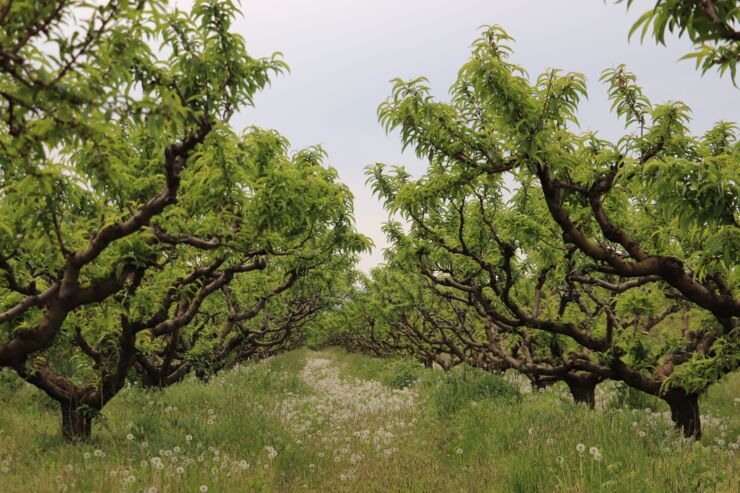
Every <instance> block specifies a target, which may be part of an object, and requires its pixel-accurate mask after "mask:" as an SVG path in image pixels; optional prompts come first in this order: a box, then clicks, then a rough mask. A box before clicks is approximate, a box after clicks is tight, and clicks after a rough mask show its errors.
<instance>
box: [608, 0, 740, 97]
mask: <svg viewBox="0 0 740 493" xmlns="http://www.w3.org/2000/svg"><path fill="white" fill-rule="evenodd" d="M617 1H618V3H622V2H625V0H617ZM626 3H627V8H630V7H631V6H632V4H633V3H634V0H626ZM638 30H639V31H640V32H641V34H640V38H641V40H644V39H645V37H646V36H648V34H652V37H653V38H654V39H655V41H656V42H657V43H660V44H665V38H666V33H675V34H677V35H678V36H679V37H681V36H683V35H687V36H688V38H689V40H691V42H692V43H693V44H694V48H695V49H696V51H695V52H693V53H689V54H687V55H686V56H684V57H683V58H684V59H691V58H695V59H696V67H697V68H701V70H702V73H705V72H707V71H708V70H710V69H715V68H716V69H717V70H718V71H719V72H720V74H724V73H725V72H727V71H729V73H730V77H731V79H732V80H733V82H734V81H735V75H736V73H737V63H738V61H740V9H738V7H737V2H736V1H735V0H702V1H693V0H658V1H657V2H655V5H654V7H653V8H652V9H650V10H648V11H647V12H645V13H644V14H642V15H641V16H640V18H639V19H638V20H637V22H635V24H634V25H633V26H632V29H630V32H629V35H630V36H632V35H633V34H634V33H635V32H636V31H638Z"/></svg>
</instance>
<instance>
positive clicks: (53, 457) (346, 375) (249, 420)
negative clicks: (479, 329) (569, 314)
mask: <svg viewBox="0 0 740 493" xmlns="http://www.w3.org/2000/svg"><path fill="white" fill-rule="evenodd" d="M0 399H1V400H2V402H3V403H4V404H5V405H4V406H2V408H0V484H2V489H3V491H7V492H28V491H31V492H47V491H49V492H56V491H96V492H97V491H107V492H118V491H122V492H142V491H144V492H148V491H159V492H197V491H200V490H201V488H203V489H205V488H207V491H209V492H242V491H280V492H282V491H284V492H293V491H348V492H349V491H352V492H354V491H377V492H389V491H404V492H405V491H418V492H428V491H442V492H470V491H472V492H477V491H481V492H484V491H485V492H499V491H500V492H527V493H530V492H538V491H541V492H551V491H568V492H596V491H603V492H611V491H613V492H620V493H621V492H651V493H652V492H662V491H665V492H682V491H687V492H688V491H692V492H693V491H720V492H731V491H738V490H740V475H738V470H737V460H736V457H737V455H736V449H737V447H738V444H739V443H740V417H738V412H737V411H738V409H740V376H739V375H738V374H734V375H730V376H729V377H727V378H726V380H725V381H724V382H721V383H720V384H718V385H716V386H715V387H714V388H713V389H712V390H711V391H710V392H709V394H708V395H707V396H706V397H705V398H704V400H703V402H702V406H703V409H702V412H703V414H704V416H705V434H704V435H705V436H704V438H703V439H702V441H701V443H694V442H684V441H683V440H682V439H680V438H679V437H678V436H677V434H676V433H675V431H674V430H673V428H672V426H671V425H670V424H669V423H667V422H666V418H665V414H664V412H665V410H664V408H662V407H661V406H662V404H661V403H660V402H659V401H657V402H656V401H651V400H647V401H646V400H641V398H640V397H639V396H630V395H629V394H628V393H625V391H624V389H621V388H620V387H619V386H615V385H613V384H609V385H604V386H602V389H601V390H600V406H601V407H602V408H603V409H602V410H599V411H596V412H594V411H590V410H588V409H586V408H585V407H584V406H575V405H573V404H571V403H570V402H569V398H568V397H567V395H566V393H565V389H564V388H562V387H557V386H556V387H554V388H551V389H548V390H547V391H545V392H542V393H535V394H532V393H520V392H519V390H518V389H517V386H516V385H514V384H512V382H510V381H507V380H504V379H502V378H499V377H496V376H493V375H490V374H486V373H484V372H480V371H477V370H473V369H470V368H466V369H457V370H455V371H453V372H451V373H449V374H444V373H443V372H441V371H438V370H426V369H423V368H421V367H420V366H419V365H416V364H414V363H413V362H409V361H403V360H377V359H371V358H366V357H362V356H357V355H350V354H347V353H344V352H342V351H338V350H329V351H323V352H311V351H307V350H302V351H296V352H292V353H288V354H284V355H281V356H279V357H276V358H273V359H270V360H268V361H265V362H261V363H256V364H249V365H246V366H243V367H239V368H237V369H234V370H231V371H229V372H225V373H223V374H222V375H220V376H219V377H217V378H215V379H214V380H212V381H211V382H209V383H201V382H198V381H196V380H193V379H188V380H187V381H185V382H182V383H180V384H177V385H175V386H172V387H170V388H168V389H166V390H164V391H163V392H147V391H143V390H141V389H138V388H127V389H125V390H124V391H122V393H121V394H120V395H119V396H118V397H116V399H114V400H113V402H111V404H110V405H109V406H108V407H107V408H106V409H105V415H104V416H103V418H102V419H100V420H98V421H97V422H96V424H95V427H94V430H93V438H92V440H91V441H90V442H89V443H85V444H80V445H76V446H73V445H68V444H65V443H64V442H63V441H62V440H61V437H60V433H59V423H58V420H59V418H58V410H57V409H56V407H55V406H54V405H53V403H51V402H50V401H49V400H48V399H47V398H46V397H45V396H43V395H42V394H40V393H39V392H38V391H36V390H35V389H33V388H31V387H29V386H27V385H25V384H19V383H18V382H17V381H15V380H14V379H13V378H11V377H9V376H8V375H7V374H6V375H2V379H1V380H0ZM625 403H627V404H629V403H632V404H633V405H634V404H637V405H639V407H640V409H635V410H632V409H629V408H624V407H623V405H624V404H625ZM648 406H650V408H651V409H650V411H646V410H645V409H644V408H645V407H648ZM579 444H582V445H583V447H584V450H583V451H582V452H580V451H579V450H578V449H577V447H578V446H579ZM592 447H595V448H596V449H597V451H591V452H593V453H591V452H590V451H589V449H590V448H592ZM597 459H600V460H597ZM152 488H155V489H152Z"/></svg>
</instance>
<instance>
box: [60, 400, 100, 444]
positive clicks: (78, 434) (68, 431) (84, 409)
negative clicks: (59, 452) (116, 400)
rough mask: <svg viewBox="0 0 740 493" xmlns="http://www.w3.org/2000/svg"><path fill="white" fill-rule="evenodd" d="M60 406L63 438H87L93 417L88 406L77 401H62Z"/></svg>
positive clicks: (76, 439) (80, 439)
mask: <svg viewBox="0 0 740 493" xmlns="http://www.w3.org/2000/svg"><path fill="white" fill-rule="evenodd" d="M60 406H61V411H62V436H63V437H64V439H65V440H66V441H68V442H79V441H85V440H88V439H89V438H90V433H91V431H92V417H93V413H92V412H91V410H90V408H89V407H88V406H85V405H84V404H80V403H79V402H62V403H60Z"/></svg>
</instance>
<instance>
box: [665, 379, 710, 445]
mask: <svg viewBox="0 0 740 493" xmlns="http://www.w3.org/2000/svg"><path fill="white" fill-rule="evenodd" d="M662 397H663V400H665V401H666V402H667V403H668V406H670V408H671V418H672V419H673V422H674V423H675V424H676V427H678V428H681V430H682V431H683V435H684V436H685V437H686V438H691V437H693V438H696V439H699V438H701V415H700V413H699V396H698V395H696V394H687V393H686V392H684V391H683V390H679V389H672V390H669V391H668V392H667V393H666V394H665V395H663V396H662Z"/></svg>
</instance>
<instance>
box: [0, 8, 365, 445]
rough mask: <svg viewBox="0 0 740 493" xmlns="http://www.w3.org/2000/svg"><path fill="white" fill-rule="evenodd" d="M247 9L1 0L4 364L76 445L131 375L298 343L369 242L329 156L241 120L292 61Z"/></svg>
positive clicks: (150, 381)
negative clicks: (245, 19) (241, 20)
mask: <svg viewBox="0 0 740 493" xmlns="http://www.w3.org/2000/svg"><path fill="white" fill-rule="evenodd" d="M237 14H238V11H237V10H236V8H235V7H234V5H233V4H232V2H224V1H217V0H197V1H195V2H194V5H193V7H192V10H191V11H189V12H183V11H180V10H177V9H171V8H169V7H168V5H167V2H165V1H161V0H148V1H138V0H137V1H131V0H109V1H106V2H102V3H100V2H98V3H96V4H90V3H89V2H85V1H82V0H72V1H67V0H60V1H50V2H12V1H11V2H3V3H2V4H0V24H2V26H3V35H2V37H0V115H2V118H0V147H1V149H2V151H1V152H0V211H1V212H0V279H1V280H0V368H1V369H9V370H13V371H15V372H16V373H17V374H18V375H19V376H20V377H22V378H23V379H25V380H26V381H27V382H30V383H32V384H33V385H35V386H37V387H38V388H40V389H41V390H43V391H44V392H45V393H46V394H48V395H49V396H50V397H51V398H52V399H54V400H56V401H58V402H59V404H60V408H61V416H62V430H63V434H64V436H65V437H66V438H67V439H70V440H76V439H79V438H84V437H86V436H89V434H90V431H91V422H92V419H93V417H94V416H95V415H96V414H97V413H99V412H100V411H101V410H102V408H103V407H104V406H105V405H106V403H107V402H109V401H110V399H112V398H113V397H114V396H115V395H116V393H117V392H118V391H119V390H120V389H121V388H122V387H123V386H124V384H125V382H126V381H127V380H131V381H140V382H141V383H142V384H144V385H147V386H153V387H163V386H167V385H170V384H172V383H174V382H176V381H179V380H180V379H182V378H183V376H184V375H186V374H187V373H188V372H190V371H194V372H195V373H196V374H197V375H199V376H201V377H207V376H208V375H210V374H212V373H213V372H215V371H218V370H219V369H221V368H224V367H227V366H229V365H232V364H234V363H235V362H238V361H241V360H244V359H254V358H263V357H266V356H269V355H271V354H274V353H275V352H277V351H280V350H284V349H289V348H292V347H295V346H296V345H298V344H300V343H301V342H302V340H303V338H304V333H303V330H302V328H303V326H304V325H305V324H306V323H307V322H309V321H310V320H311V319H312V318H313V317H314V316H315V315H316V314H317V313H318V312H320V311H321V310H324V309H326V308H327V307H330V306H332V305H333V301H332V300H333V298H334V296H335V295H336V293H337V292H338V291H339V290H345V289H346V288H345V286H344V285H343V284H342V283H346V282H349V281H347V280H346V279H347V275H346V274H347V273H348V272H350V271H351V267H352V266H353V264H354V262H355V257H356V255H357V253H358V252H360V251H362V250H364V249H366V248H367V247H368V240H367V239H366V238H365V237H363V236H361V235H359V234H358V233H357V232H356V231H355V229H354V224H353V218H352V195H351V193H350V192H349V190H348V189H347V188H346V186H344V185H343V184H341V183H339V181H338V178H337V174H336V172H335V170H333V169H331V168H327V167H326V166H325V165H324V164H323V163H324V160H325V155H324V153H323V151H322V150H321V149H320V148H309V149H304V150H301V151H299V152H297V153H294V154H290V153H289V148H288V143H287V141H286V140H285V139H284V138H283V137H281V136H280V135H278V134H276V133H275V132H272V131H265V130H260V129H257V128H248V129H246V130H245V131H243V132H241V133H239V132H237V131H235V130H234V129H232V128H231V127H230V126H229V120H230V118H231V116H232V115H233V114H234V113H235V112H236V111H239V110H240V109H243V108H244V107H246V106H249V105H251V103H252V98H253V97H254V95H255V93H256V92H257V91H259V90H261V89H262V88H264V87H265V86H266V85H267V84H268V83H269V77H270V75H271V74H277V73H280V72H282V71H283V70H285V68H286V66H285V64H284V63H283V62H282V61H281V60H280V59H279V58H276V57H272V58H265V59H257V58H252V57H250V56H249V55H248V54H247V53H246V51H245V46H244V40H243V39H242V37H241V36H239V35H237V34H235V33H233V32H232V31H231V23H232V21H233V19H234V17H235V16H236V15H237Z"/></svg>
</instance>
